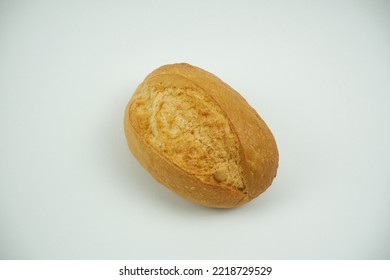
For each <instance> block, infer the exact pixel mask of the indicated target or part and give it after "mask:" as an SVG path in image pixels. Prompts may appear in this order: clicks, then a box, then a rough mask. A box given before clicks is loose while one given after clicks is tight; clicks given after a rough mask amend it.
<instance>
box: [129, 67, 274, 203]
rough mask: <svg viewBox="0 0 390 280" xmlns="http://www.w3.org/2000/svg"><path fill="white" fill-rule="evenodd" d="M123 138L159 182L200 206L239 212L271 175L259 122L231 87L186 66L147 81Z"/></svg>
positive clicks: (266, 138) (267, 140) (267, 141)
mask: <svg viewBox="0 0 390 280" xmlns="http://www.w3.org/2000/svg"><path fill="white" fill-rule="evenodd" d="M125 134H126V139H127V143H128V146H129V148H130V150H131V151H132V153H133V154H134V156H135V157H136V158H137V159H138V161H139V162H140V163H141V164H142V165H143V166H144V167H145V168H146V169H147V170H148V171H149V172H150V174H151V175H152V176H153V177H154V178H155V179H156V180H157V181H159V182H160V183H162V184H163V185H165V186H167V187H168V188H170V189H171V190H173V191H174V192H176V193H177V194H179V195H181V196H183V197H185V198H187V199H189V200H190V201H193V202H195V203H198V204H201V205H204V206H208V207H217V208H231V207H237V206H239V205H242V204H244V203H246V202H248V201H250V200H252V199H253V198H255V197H257V196H258V195H259V194H261V193H262V192H264V191H265V190H266V189H267V188H268V186H269V185H271V183H272V180H273V178H274V177H275V176H276V171H277V167H278V150H277V146H276V142H275V139H274V137H273V135H272V133H271V131H270V130H269V129H268V127H267V125H266V124H265V123H264V121H263V120H262V119H261V118H260V117H259V115H258V114H257V113H256V111H255V110H254V109H253V108H252V107H251V106H250V105H249V104H248V103H247V102H246V101H245V99H244V98H242V97H241V95H239V94H238V93H237V92H236V91H234V90H233V89H232V88H231V87H230V86H228V85H227V84H225V83H224V82H222V81H221V80H220V79H219V78H217V77H216V76H214V75H213V74H211V73H209V72H207V71H205V70H203V69H200V68H198V67H194V66H191V65H189V64H185V63H181V64H172V65H165V66H162V67H160V68H158V69H156V70H154V71H153V72H152V73H150V74H149V75H148V76H147V77H146V78H145V80H144V81H143V83H142V84H141V85H139V86H138V88H137V89H136V91H135V93H134V95H133V97H132V98H131V100H130V102H129V103H128V105H127V107H126V111H125Z"/></svg>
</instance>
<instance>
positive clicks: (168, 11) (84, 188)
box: [0, 0, 390, 259]
mask: <svg viewBox="0 0 390 280" xmlns="http://www.w3.org/2000/svg"><path fill="white" fill-rule="evenodd" d="M174 62H188V63H191V64H194V65H196V66H199V67H201V68H204V69H205V70H208V71H210V72H212V73H214V74H216V75H217V76H219V77H220V78H221V79H223V80H224V81H225V82H227V83H228V84H230V85H231V86H232V87H233V88H235V89H236V90H237V91H239V92H240V93H241V94H242V95H243V96H244V97H245V98H246V99H247V101H248V102H249V103H250V104H251V105H252V106H253V107H254V108H255V109H256V110H257V111H258V112H259V114H260V115H261V116H262V117H263V119H264V120H265V121H266V122H267V124H268V125H269V127H270V128H271V130H272V131H273V133H274V135H275V138H276V140H277V143H278V146H279V152H280V167H279V170H278V176H277V177H276V179H275V181H274V183H273V185H272V186H271V187H270V189H269V190H268V191H267V192H266V193H264V194H263V195H262V196H260V197H259V198H257V199H256V200H254V201H252V202H250V203H249V204H247V205H244V206H242V207H240V208H237V209H232V210H218V209H208V208H203V207H200V206H197V205H194V204H192V203H190V202H187V201H186V200H184V199H182V198H181V197H178V196H177V195H175V194H174V193H172V192H171V191H169V190H168V189H166V188H165V187H163V186H161V185H159V184H158V183H156V182H155V181H154V179H153V178H152V177H151V176H150V175H149V174H148V173H147V172H146V171H145V170H144V169H142V167H140V165H139V164H138V163H137V161H136V160H135V159H134V158H133V156H132V155H131V153H130V152H129V151H128V148H127V145H126V141H125V136H124V132H123V113H124V109H125V106H126V104H127V102H128V100H129V99H130V97H131V95H132V93H133V91H134V90H135V88H136V86H137V85H138V84H139V83H140V82H141V81H142V80H143V78H144V77H145V76H146V75H147V74H148V73H149V72H151V71H152V70H153V69H155V68H157V67H158V66H161V65H163V64H168V63H174ZM389 107H390V4H389V2H388V1H372V0H370V1H369V0H367V1H11V0H8V1H7V0H3V1H1V2H0V258H1V259H389V258H390V238H389V237H390V172H389V169H390V144H389V143H390V111H389Z"/></svg>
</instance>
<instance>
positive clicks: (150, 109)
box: [133, 86, 245, 191]
mask: <svg viewBox="0 0 390 280" xmlns="http://www.w3.org/2000/svg"><path fill="white" fill-rule="evenodd" d="M133 105H134V108H133V110H134V112H135V115H136V120H137V122H136V125H137V126H138V129H139V131H141V133H143V134H144V139H146V141H147V142H148V143H149V144H150V145H151V146H153V147H154V149H156V150H157V151H158V152H159V153H160V154H162V155H163V156H164V157H166V158H167V159H169V160H170V161H171V162H173V163H174V164H175V165H176V166H178V167H179V168H181V169H182V170H184V171H185V172H187V173H189V174H192V175H193V176H195V177H196V178H197V179H199V180H200V181H202V182H204V183H209V184H214V185H227V186H232V187H234V188H236V189H238V190H240V191H244V189H245V187H244V182H243V179H242V170H241V168H240V166H239V152H238V148H237V147H238V143H237V139H236V136H235V135H234V133H233V132H232V129H231V127H230V124H229V121H228V119H227V118H226V116H225V115H224V113H223V112H222V110H221V109H220V107H219V106H218V105H217V104H216V103H215V101H214V100H212V99H211V98H210V97H208V96H207V95H205V94H204V93H203V92H201V91H199V90H197V89H193V88H174V87H169V88H155V87H151V86H149V87H144V88H143V90H142V91H141V92H139V94H138V95H137V98H136V100H135V101H134V103H133Z"/></svg>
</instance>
